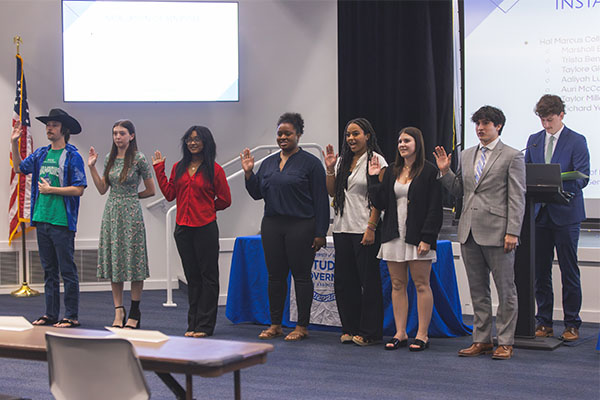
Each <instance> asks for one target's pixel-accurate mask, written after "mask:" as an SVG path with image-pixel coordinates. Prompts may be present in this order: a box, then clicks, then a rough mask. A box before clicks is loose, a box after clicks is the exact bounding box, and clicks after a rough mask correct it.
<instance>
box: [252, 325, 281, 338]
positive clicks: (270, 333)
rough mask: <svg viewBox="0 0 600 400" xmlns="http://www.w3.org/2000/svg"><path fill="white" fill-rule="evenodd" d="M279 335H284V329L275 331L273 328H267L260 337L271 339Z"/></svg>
mask: <svg viewBox="0 0 600 400" xmlns="http://www.w3.org/2000/svg"><path fill="white" fill-rule="evenodd" d="M279 336H283V331H275V330H272V329H270V328H269V329H265V330H264V331H262V332H261V333H260V334H259V335H258V338H259V339H261V340H270V339H275V338H276V337H279Z"/></svg>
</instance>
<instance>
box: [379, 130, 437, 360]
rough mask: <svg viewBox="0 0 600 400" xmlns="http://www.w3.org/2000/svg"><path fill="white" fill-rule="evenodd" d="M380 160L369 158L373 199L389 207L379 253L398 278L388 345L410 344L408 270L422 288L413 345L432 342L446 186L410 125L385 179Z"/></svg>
mask: <svg viewBox="0 0 600 400" xmlns="http://www.w3.org/2000/svg"><path fill="white" fill-rule="evenodd" d="M380 170H381V168H380V166H379V160H378V159H377V158H372V159H371V160H370V163H369V179H370V181H371V185H369V194H370V195H371V201H372V203H373V205H374V206H375V207H376V208H378V209H381V210H385V216H384V218H383V226H382V232H381V243H382V245H381V249H380V251H379V255H378V257H379V258H382V259H384V260H386V261H387V264H388V269H389V272H390V279H391V281H392V306H393V308H394V321H395V323H396V334H395V335H394V337H393V338H392V339H391V340H390V341H389V342H388V343H386V345H385V348H386V350H395V349H397V348H398V347H404V346H406V345H407V339H408V336H407V333H406V320H407V316H408V296H407V293H406V286H407V284H408V270H409V269H410V275H411V277H412V279H413V281H414V283H415V287H416V289H417V310H418V314H419V329H418V331H417V335H416V338H415V341H414V343H413V344H411V345H410V350H411V351H421V350H425V349H426V348H427V347H429V338H428V336H427V332H428V330H429V322H430V321H431V313H432V309H433V295H432V293H431V287H430V286H429V275H430V273H431V263H432V262H435V260H436V254H435V247H436V246H435V245H436V241H437V236H438V233H439V231H440V228H441V226H442V198H441V186H440V183H439V182H438V181H437V174H438V170H437V168H436V167H435V166H434V165H433V164H432V163H430V162H429V161H427V160H425V149H424V143H423V135H422V133H421V131H420V130H419V129H417V128H414V127H408V128H404V129H402V130H401V131H400V133H399V135H398V151H397V153H396V161H395V163H394V165H393V167H391V168H387V169H386V171H385V173H384V175H383V179H382V181H381V183H379V179H378V175H379V172H380Z"/></svg>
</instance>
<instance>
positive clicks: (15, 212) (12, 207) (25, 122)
mask: <svg viewBox="0 0 600 400" xmlns="http://www.w3.org/2000/svg"><path fill="white" fill-rule="evenodd" d="M19 120H20V121H21V124H22V127H23V133H22V134H21V138H20V139H19V151H20V153H21V159H22V160H24V159H25V158H26V157H27V156H28V155H30V154H31V152H32V151H33V139H32V138H31V134H30V133H29V129H28V128H29V127H30V126H31V123H30V121H29V106H28V105H27V89H26V86H25V73H24V72H23V59H22V58H21V56H20V55H18V54H17V95H16V97H15V107H14V112H13V117H12V126H15V123H16V122H17V121H19ZM10 167H11V168H10V201H9V205H8V221H9V231H8V243H9V245H10V243H11V242H12V240H13V239H16V238H17V237H19V236H20V235H21V234H23V232H21V231H20V229H19V227H20V226H21V222H29V218H30V215H29V214H30V199H31V175H23V174H15V171H14V169H13V162H12V153H11V154H10Z"/></svg>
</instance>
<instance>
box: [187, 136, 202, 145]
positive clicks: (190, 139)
mask: <svg viewBox="0 0 600 400" xmlns="http://www.w3.org/2000/svg"><path fill="white" fill-rule="evenodd" d="M185 143H186V144H191V143H202V139H200V138H199V137H198V136H196V137H189V138H187V139H185Z"/></svg>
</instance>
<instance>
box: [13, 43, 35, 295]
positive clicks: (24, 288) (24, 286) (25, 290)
mask: <svg viewBox="0 0 600 400" xmlns="http://www.w3.org/2000/svg"><path fill="white" fill-rule="evenodd" d="M13 42H14V44H15V45H16V46H17V55H20V53H19V46H20V45H21V43H23V40H22V39H21V37H20V36H18V35H17V36H15V37H14V38H13ZM26 236H27V229H26V227H25V222H21V255H22V257H23V263H22V265H23V282H22V283H21V287H20V288H18V289H17V290H15V291H13V292H11V293H10V294H11V295H13V296H14V297H33V296H39V295H40V292H38V291H37V290H34V289H32V288H30V287H29V284H28V283H27V242H26V240H25V239H26Z"/></svg>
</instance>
